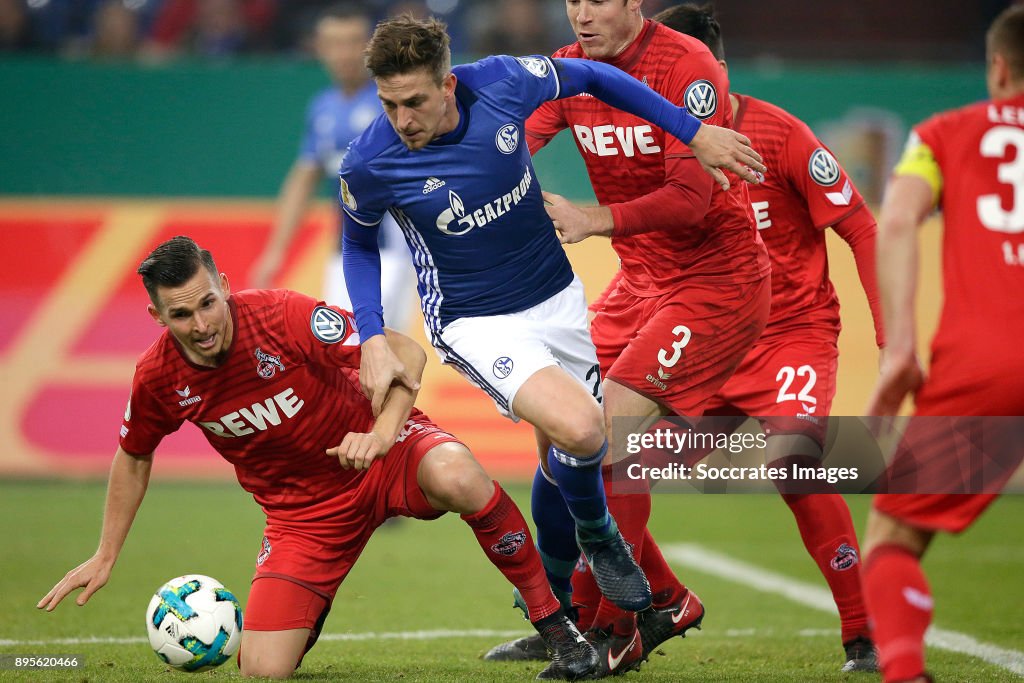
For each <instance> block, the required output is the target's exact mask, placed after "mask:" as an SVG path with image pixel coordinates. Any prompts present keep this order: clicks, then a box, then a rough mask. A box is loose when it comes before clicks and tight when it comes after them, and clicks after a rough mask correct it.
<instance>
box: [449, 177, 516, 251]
mask: <svg viewBox="0 0 1024 683" xmlns="http://www.w3.org/2000/svg"><path fill="white" fill-rule="evenodd" d="M531 185H533V174H532V173H531V172H530V168H529V167H527V168H526V170H525V171H524V172H523V177H522V178H521V179H520V180H519V184H518V185H516V186H515V187H513V188H512V189H511V191H509V192H506V193H505V194H503V195H501V196H500V197H497V198H495V199H492V200H491V201H489V202H487V203H486V204H484V205H483V206H482V207H480V208H479V209H474V210H473V211H466V205H465V203H463V201H462V197H460V196H459V195H458V194H456V193H455V192H454V191H453V190H448V208H447V209H445V210H444V211H442V212H441V213H440V214H438V216H437V221H436V225H437V229H438V230H440V231H441V232H443V233H444V234H446V235H465V234H466V233H467V232H469V231H470V230H472V229H473V228H482V227H484V226H485V225H487V224H488V223H490V222H491V221H493V220H497V218H498V217H499V216H504V215H505V214H506V213H508V212H509V210H510V209H511V208H512V207H513V206H516V205H518V204H519V202H521V201H522V200H523V197H525V196H526V193H527V192H528V191H529V189H530V186H531ZM453 222H455V223H456V225H452V223H453Z"/></svg>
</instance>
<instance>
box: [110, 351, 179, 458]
mask: <svg viewBox="0 0 1024 683" xmlns="http://www.w3.org/2000/svg"><path fill="white" fill-rule="evenodd" d="M142 374H143V373H141V372H140V371H139V368H138V367H136V369H135V378H134V379H133V380H132V393H131V395H130V396H129V397H128V406H127V407H126V408H125V411H124V421H123V422H122V423H121V439H120V445H121V448H123V449H124V450H125V452H126V453H130V454H131V455H148V454H150V453H152V452H153V451H155V450H156V447H157V446H159V445H160V442H161V441H162V440H163V438H164V437H165V436H167V435H168V434H173V433H174V432H176V431H178V428H179V427H180V426H181V423H182V420H180V419H177V418H175V417H173V416H172V415H171V414H170V413H168V412H167V409H166V408H164V406H163V405H161V404H160V402H159V401H157V400H156V399H155V398H154V397H153V394H152V393H150V391H149V389H147V387H146V385H145V384H144V383H143V382H142Z"/></svg>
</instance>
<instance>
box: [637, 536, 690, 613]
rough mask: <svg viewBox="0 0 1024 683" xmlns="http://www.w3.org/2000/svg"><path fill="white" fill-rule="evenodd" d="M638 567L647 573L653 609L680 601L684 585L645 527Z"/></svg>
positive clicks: (683, 593)
mask: <svg viewBox="0 0 1024 683" xmlns="http://www.w3.org/2000/svg"><path fill="white" fill-rule="evenodd" d="M640 568H641V569H643V570H644V574H646V575H647V580H648V581H649V582H650V583H651V592H652V593H654V602H653V606H654V609H664V608H666V607H668V606H669V605H675V604H676V603H678V602H680V601H682V599H683V596H684V595H686V590H687V589H686V586H684V585H683V584H682V582H680V581H679V579H677V578H676V575H675V572H673V571H672V569H671V567H669V566H668V562H666V561H665V556H664V555H662V554H661V548H659V547H658V544H657V543H655V542H654V537H653V536H651V532H650V531H649V530H647V529H645V530H644V546H643V552H641V554H640Z"/></svg>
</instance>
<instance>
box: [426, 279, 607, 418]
mask: <svg viewBox="0 0 1024 683" xmlns="http://www.w3.org/2000/svg"><path fill="white" fill-rule="evenodd" d="M427 338H428V339H431V342H432V343H433V345H434V349H435V350H436V351H437V355H438V356H439V357H440V359H441V362H442V363H444V364H445V365H451V366H452V367H454V368H455V369H456V370H458V371H459V372H460V373H461V374H462V375H463V376H464V377H465V378H466V379H468V380H469V381H470V382H472V383H473V384H475V385H476V386H478V387H480V388H481V389H483V390H484V391H486V392H487V394H488V395H489V396H490V397H491V399H492V400H493V401H494V405H496V406H497V408H498V412H500V413H501V414H502V415H504V416H505V417H508V418H510V419H512V420H513V421H515V422H518V421H519V417H517V416H516V415H515V413H513V411H512V401H513V400H515V397H516V392H518V391H519V388H520V387H522V386H523V384H524V383H525V382H526V380H528V379H529V378H530V377H531V376H532V375H533V374H534V373H535V372H537V371H538V370H543V369H544V368H546V367H548V366H551V365H557V366H559V367H561V368H562V369H563V370H565V371H566V372H567V373H569V374H570V375H571V376H572V377H574V378H576V379H577V380H578V381H579V382H580V384H582V385H583V386H585V387H586V388H587V391H589V392H591V393H592V394H593V395H594V398H596V399H597V400H598V401H599V402H600V401H601V400H603V399H602V393H601V373H600V370H599V367H598V364H597V353H596V352H595V351H594V343H593V342H592V341H591V340H590V329H589V327H588V324H587V299H586V296H585V295H584V292H583V283H581V282H580V279H579V278H578V277H574V278H573V281H572V283H570V284H569V286H568V287H566V288H565V289H563V290H562V291H561V292H559V293H558V294H555V295H554V296H552V297H551V298H550V299H548V300H546V301H543V302H541V303H539V304H537V305H536V306H534V307H533V308H528V309H526V310H525V311H519V312H518V313H508V314H505V315H488V316H477V317H472V318H459V319H458V320H456V321H455V322H453V323H451V324H449V325H448V326H447V327H445V328H444V329H443V330H442V331H441V333H440V334H434V335H433V336H432V335H431V332H430V330H429V329H428V330H427Z"/></svg>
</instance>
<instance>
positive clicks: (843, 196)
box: [825, 180, 853, 206]
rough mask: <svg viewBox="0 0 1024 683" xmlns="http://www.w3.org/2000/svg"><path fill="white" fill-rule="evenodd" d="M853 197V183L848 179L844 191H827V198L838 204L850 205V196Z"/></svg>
mask: <svg viewBox="0 0 1024 683" xmlns="http://www.w3.org/2000/svg"><path fill="white" fill-rule="evenodd" d="M851 197H853V185H851V184H850V181H849V180H847V181H846V184H845V185H843V191H842V192H826V193H825V198H826V199H828V200H829V201H830V202H832V203H833V204H835V205H836V206H849V205H850V198H851Z"/></svg>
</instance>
